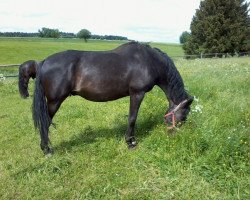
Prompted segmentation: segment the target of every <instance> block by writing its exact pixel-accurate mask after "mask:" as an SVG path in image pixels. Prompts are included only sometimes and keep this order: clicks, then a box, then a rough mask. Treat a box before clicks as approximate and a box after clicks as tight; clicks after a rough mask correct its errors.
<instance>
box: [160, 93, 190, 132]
mask: <svg viewBox="0 0 250 200" xmlns="http://www.w3.org/2000/svg"><path fill="white" fill-rule="evenodd" d="M192 102H193V97H189V98H188V99H185V100H184V101H182V102H181V103H179V104H178V105H175V104H173V103H172V104H171V106H170V108H169V109H168V111H167V113H166V115H165V120H166V123H167V124H169V125H170V127H168V129H173V128H174V127H176V125H179V126H180V125H181V124H182V123H184V122H185V121H186V119H187V115H188V113H189V111H190V105H191V104H192Z"/></svg>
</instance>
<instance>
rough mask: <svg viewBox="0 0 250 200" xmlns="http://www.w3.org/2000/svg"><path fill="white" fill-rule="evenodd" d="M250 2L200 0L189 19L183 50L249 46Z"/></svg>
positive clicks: (228, 49) (220, 50)
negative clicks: (186, 39)
mask: <svg viewBox="0 0 250 200" xmlns="http://www.w3.org/2000/svg"><path fill="white" fill-rule="evenodd" d="M248 9H249V3H248V2H247V1H246V0H203V1H201V3H200V7H199V9H198V10H197V11H196V13H195V16H194V17H193V19H192V22H191V25H190V29H191V36H190V37H189V39H188V41H187V42H186V43H185V44H184V45H183V48H184V50H185V53H186V54H197V53H226V52H232V53H233V52H242V51H249V50H250V46H249V45H250V44H249V43H250V17H249V14H248Z"/></svg>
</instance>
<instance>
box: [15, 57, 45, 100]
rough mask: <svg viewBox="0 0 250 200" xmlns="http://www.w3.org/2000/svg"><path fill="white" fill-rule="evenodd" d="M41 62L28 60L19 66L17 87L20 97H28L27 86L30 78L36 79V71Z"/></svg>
mask: <svg viewBox="0 0 250 200" xmlns="http://www.w3.org/2000/svg"><path fill="white" fill-rule="evenodd" d="M41 64H42V62H39V61H35V60H29V61H26V62H24V63H23V64H21V65H20V66H19V78H18V86H19V93H20V95H21V97H23V98H27V97H29V92H28V85H29V80H30V78H33V79H34V78H36V71H37V68H38V66H39V65H41Z"/></svg>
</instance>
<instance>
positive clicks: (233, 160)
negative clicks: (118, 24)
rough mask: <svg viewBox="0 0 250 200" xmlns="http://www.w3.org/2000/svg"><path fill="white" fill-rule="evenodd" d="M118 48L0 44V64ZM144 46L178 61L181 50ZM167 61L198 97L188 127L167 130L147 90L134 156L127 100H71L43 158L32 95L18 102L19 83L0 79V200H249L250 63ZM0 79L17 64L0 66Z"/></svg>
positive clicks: (161, 102)
mask: <svg viewBox="0 0 250 200" xmlns="http://www.w3.org/2000/svg"><path fill="white" fill-rule="evenodd" d="M121 43H123V42H116V41H115V42H111V41H89V42H88V43H83V42H81V41H79V40H71V39H64V40H49V39H44V40H42V39H18V38H16V39H9V38H7V39H2V38H0V64H8V63H22V62H24V61H26V60H29V59H37V60H39V59H44V58H45V57H46V56H48V55H50V54H51V53H54V52H57V51H61V50H65V49H83V50H107V49H112V48H114V47H116V46H118V45H119V44H121ZM151 45H152V46H156V47H158V48H160V49H162V50H163V51H164V52H166V53H168V54H169V55H170V56H174V55H183V51H182V49H181V46H179V45H168V44H151ZM3 47H4V50H3ZM174 61H175V64H176V66H177V68H178V70H179V71H180V73H181V75H182V77H183V79H184V82H185V86H186V89H187V90H188V91H189V93H190V94H192V95H194V96H195V100H194V103H193V104H192V111H191V113H190V115H189V117H188V121H187V123H186V124H184V125H183V126H182V127H181V128H180V129H178V130H177V131H176V132H175V133H172V134H170V133H168V132H167V129H166V125H165V124H164V120H163V115H164V113H165V111H166V109H167V106H168V102H167V100H166V97H165V96H164V94H163V92H162V91H161V90H160V89H159V88H157V87H155V88H153V90H152V91H151V92H149V93H147V95H146V97H145V99H144V101H143V102H142V105H141V108H140V111H139V115H138V119H137V126H136V136H137V140H138V142H139V144H138V147H137V149H136V150H134V151H131V150H128V149H127V146H126V144H125V141H124V133H125V131H126V129H127V118H128V107H129V98H123V99H120V100H117V101H112V102H107V103H94V102H90V101H87V100H84V99H82V98H80V97H69V98H68V99H67V100H66V101H65V102H64V103H63V104H62V106H61V108H60V109H59V111H58V112H57V114H56V116H55V118H54V123H55V124H56V127H51V128H50V138H51V142H52V144H53V147H54V150H55V154H54V155H53V156H52V157H49V158H46V157H44V156H43V154H42V151H41V150H40V147H39V141H40V140H39V135H38V134H37V133H36V132H35V130H34V127H33V122H32V115H31V105H32V97H30V98H28V99H25V100H24V99H21V98H20V96H19V93H18V87H17V79H16V78H13V79H5V80H0V199H45V198H46V199H109V200H110V199H136V200H137V199H172V200H179V199H180V200H182V199H225V200H228V199H249V198H250V189H249V188H250V185H249V183H250V168H249V142H250V139H249V133H250V110H249V107H250V101H249V98H250V90H249V85H250V58H249V57H244V58H226V59H196V60H184V59H174ZM5 73H13V74H15V73H17V68H16V67H14V68H11V69H2V68H0V74H5ZM33 86H34V81H32V80H31V82H30V88H29V91H30V94H32V93H33Z"/></svg>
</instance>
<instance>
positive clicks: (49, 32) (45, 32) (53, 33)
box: [38, 27, 60, 38]
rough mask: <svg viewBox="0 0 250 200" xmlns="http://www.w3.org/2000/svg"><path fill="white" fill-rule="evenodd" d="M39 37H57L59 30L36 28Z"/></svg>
mask: <svg viewBox="0 0 250 200" xmlns="http://www.w3.org/2000/svg"><path fill="white" fill-rule="evenodd" d="M38 34H39V37H44V38H59V37H60V32H59V30H58V29H50V28H45V27H43V28H42V29H41V30H38Z"/></svg>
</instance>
